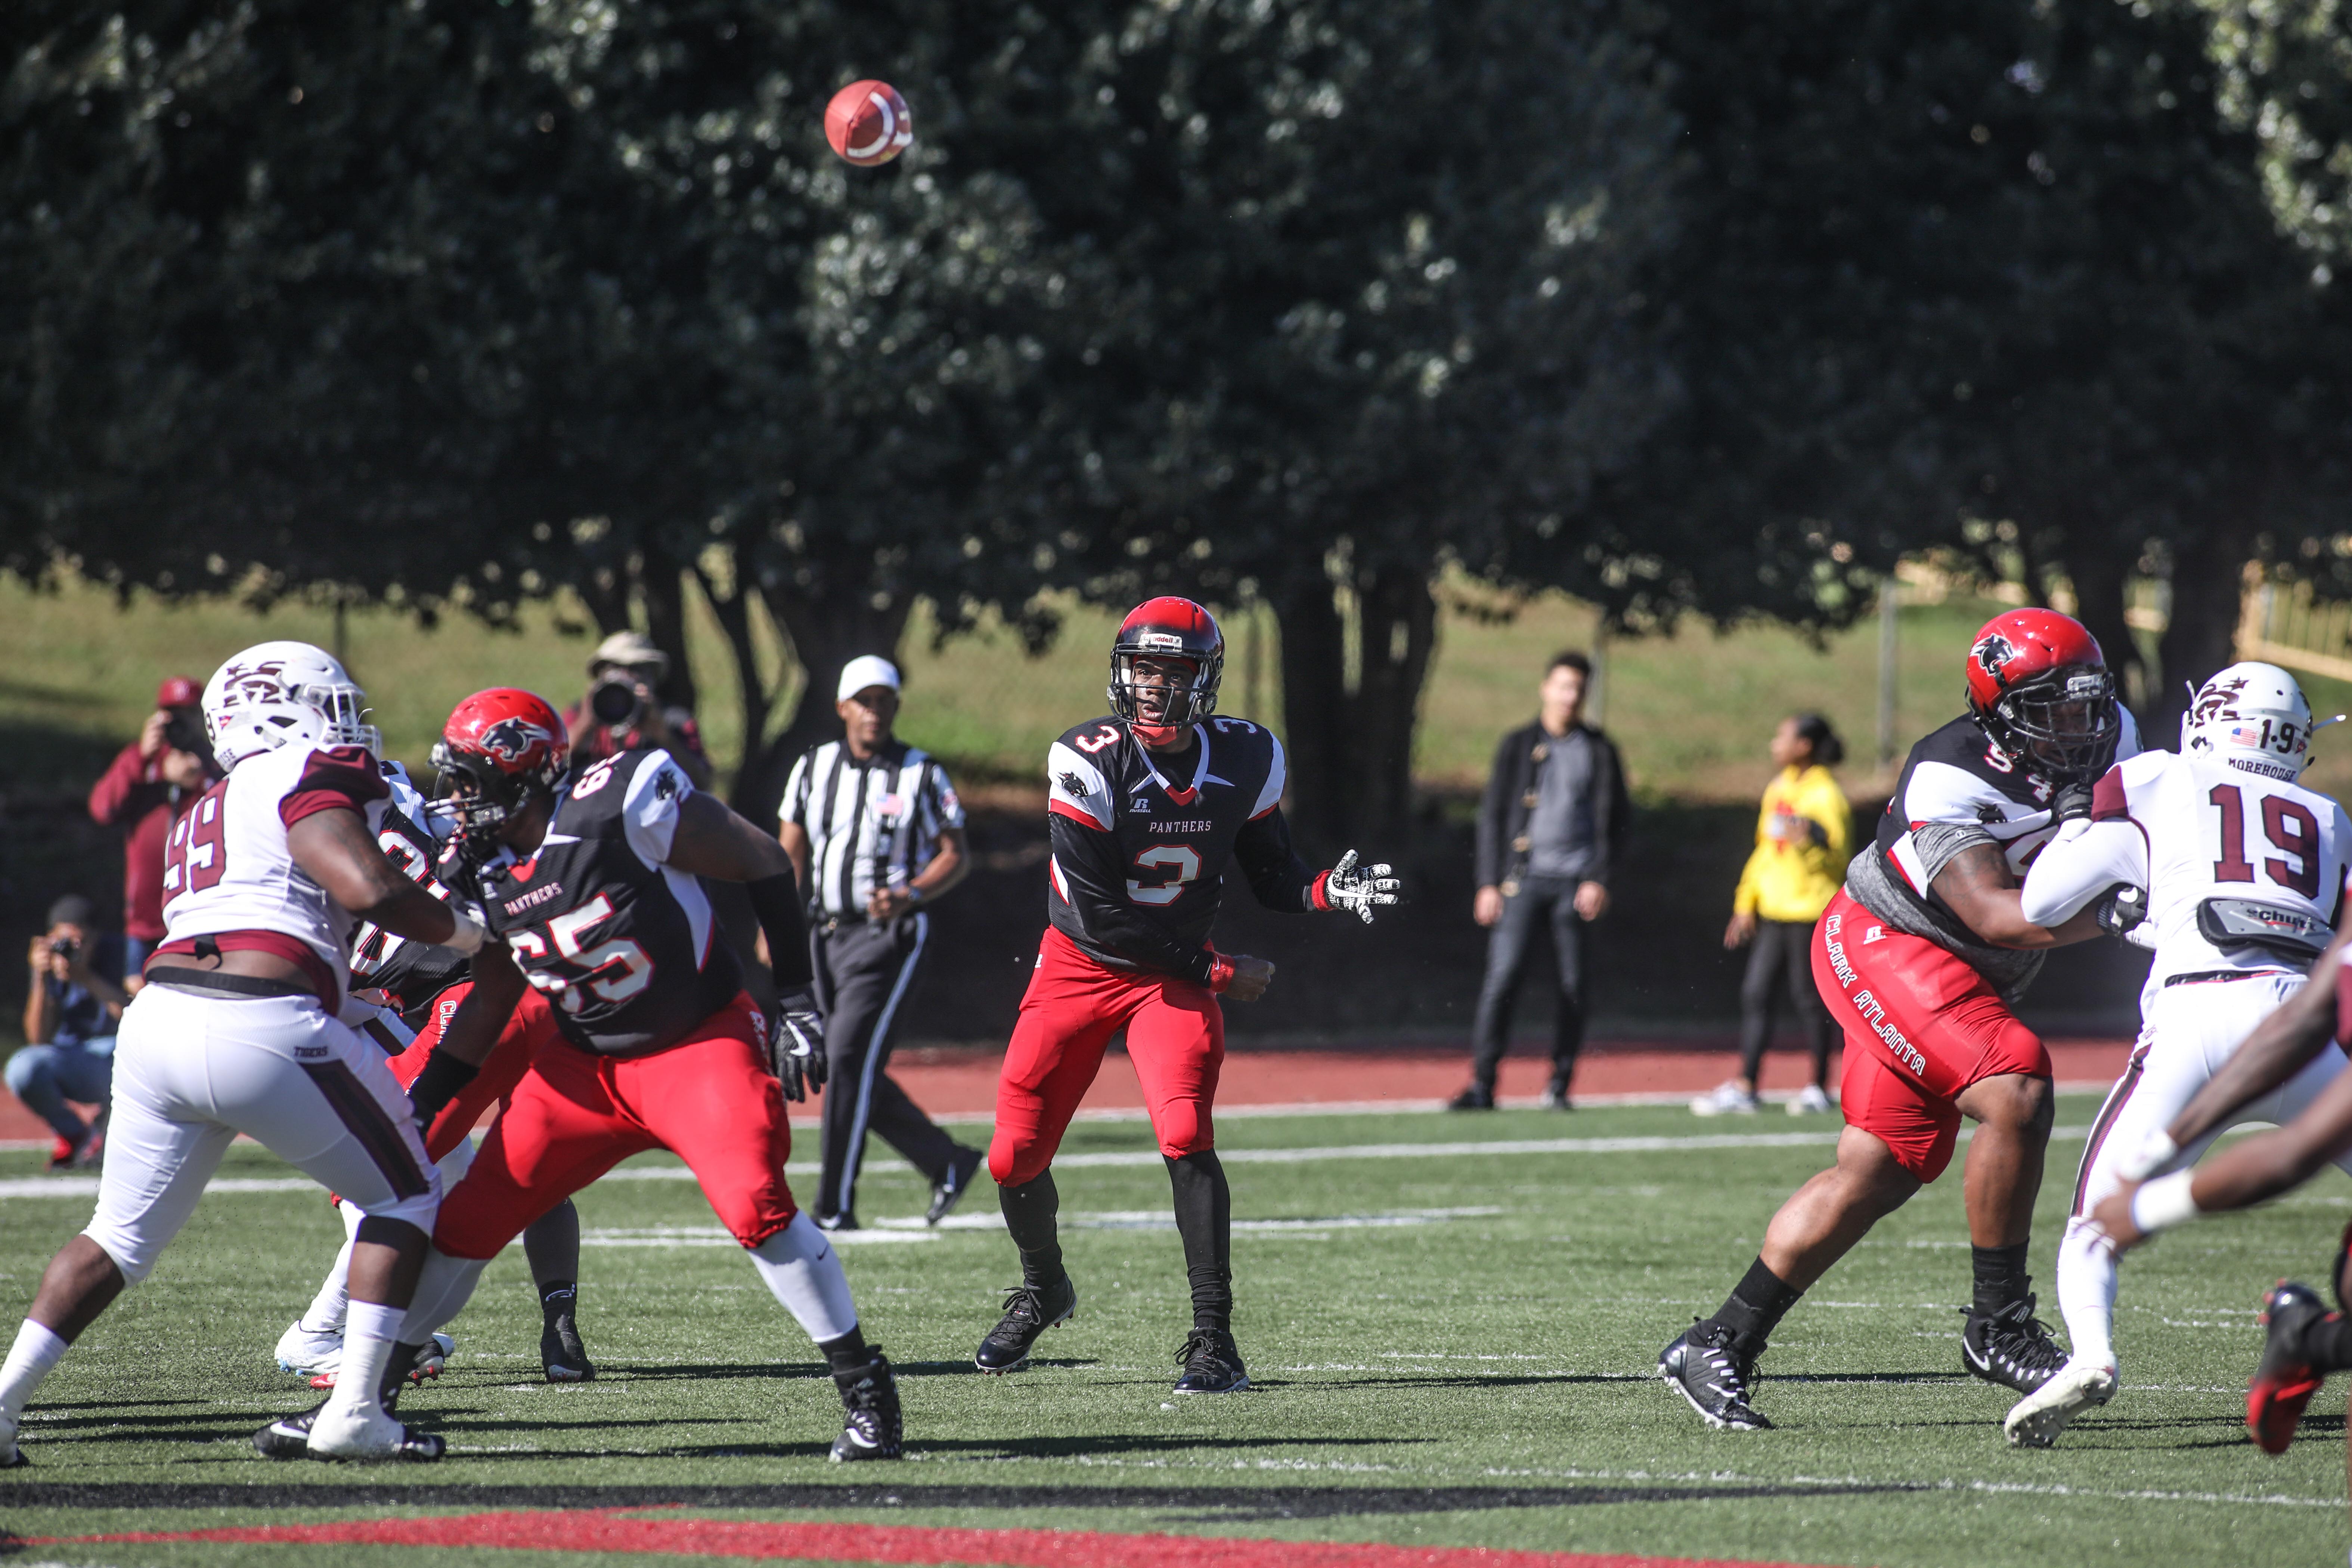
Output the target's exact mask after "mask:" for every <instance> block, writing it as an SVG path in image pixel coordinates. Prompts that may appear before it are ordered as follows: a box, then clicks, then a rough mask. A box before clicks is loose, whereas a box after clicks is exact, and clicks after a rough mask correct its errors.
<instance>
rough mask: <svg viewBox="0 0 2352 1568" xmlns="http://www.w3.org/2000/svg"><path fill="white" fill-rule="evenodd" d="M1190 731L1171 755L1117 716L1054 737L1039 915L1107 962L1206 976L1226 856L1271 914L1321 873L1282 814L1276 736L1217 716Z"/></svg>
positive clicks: (1292, 904)
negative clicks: (1049, 845) (1184, 747)
mask: <svg viewBox="0 0 2352 1568" xmlns="http://www.w3.org/2000/svg"><path fill="white" fill-rule="evenodd" d="M1192 734H1193V739H1194V746H1193V749H1192V752H1191V753H1190V754H1188V755H1185V756H1181V757H1175V758H1169V757H1164V756H1158V755H1154V754H1153V753H1151V752H1147V751H1145V750H1144V749H1143V745H1142V743H1141V742H1139V741H1137V740H1136V739H1135V737H1134V736H1133V735H1132V734H1130V733H1129V731H1128V727H1127V724H1126V722H1125V721H1122V720H1118V719H1097V720H1094V721H1091V722H1089V723H1085V724H1081V725H1079V726H1077V727H1076V729H1074V730H1072V731H1069V732H1068V733H1066V734H1065V735H1064V736H1063V737H1062V738H1061V739H1060V740H1058V741H1056V742H1054V745H1053V748H1052V750H1051V751H1050V752H1048V753H1047V757H1046V763H1045V772H1046V784H1047V789H1046V797H1045V809H1046V811H1047V812H1048V813H1049V814H1050V815H1049V817H1048V826H1049V827H1050V829H1051V832H1052V837H1053V850H1054V852H1053V858H1052V859H1051V860H1050V861H1048V862H1047V872H1048V880H1049V882H1050V886H1049V887H1048V888H1047V889H1046V894H1045V912H1046V918H1047V919H1049V920H1050V921H1053V923H1054V928H1055V930H1056V931H1060V932H1061V933H1062V934H1063V935H1064V936H1066V937H1068V938H1069V939H1070V940H1071V941H1072V942H1076V944H1077V945H1078V947H1079V948H1080V950H1081V951H1083V952H1086V953H1087V955H1088V956H1090V957H1092V958H1094V959H1095V960H1096V961H1097V962H1098V963H1103V964H1105V965H1107V966H1108V967H1110V968H1114V969H1144V970H1156V971H1159V972H1160V973H1168V974H1177V975H1181V976H1183V977H1184V978H1186V979H1188V980H1192V981H1194V982H1197V983H1199V984H1208V981H1209V971H1210V966H1211V964H1212V963H1213V961H1214V958H1215V954H1214V952H1213V951H1212V950H1211V948H1210V946H1209V931H1210V928H1211V927H1212V926H1213V925H1214V924H1215V923H1216V919H1217V904H1218V900H1219V898H1220V896H1221V894H1222V892H1223V883H1224V876H1225V868H1226V865H1227V863H1228V862H1238V863H1239V864H1240V867H1241V870H1242V874H1243V876H1244V878H1246V879H1248V881H1249V884H1250V889H1251V890H1252V891H1253V892H1255V894H1256V895H1257V900H1258V901H1259V902H1260V903H1262V904H1264V905H1265V907H1266V908H1268V909H1270V910H1285V911H1290V912H1304V911H1306V910H1310V909H1312V908H1314V907H1315V903H1314V892H1315V889H1314V880H1315V879H1313V878H1312V877H1311V876H1310V875H1309V874H1308V872H1307V867H1306V864H1305V863H1304V862H1303V861H1301V860H1300V859H1299V858H1298V855H1297V851H1296V850H1294V849H1293V848H1292V847H1291V844H1290V828H1289V826H1287V825H1286V823H1285V822H1284V821H1283V817H1282V804H1281V803H1282V786H1283V783H1284V780H1285V777H1286V774H1285V770H1284V765H1283V756H1282V742H1279V741H1277V740H1276V739H1275V738H1274V732H1273V731H1270V730H1267V729H1265V728H1263V727H1261V726H1259V725H1256V724H1253V723H1251V722H1250V721H1248V720H1246V719H1222V718H1221V719H1210V720H1206V721H1203V722H1202V723H1199V724H1196V725H1194V726H1193V727H1192ZM1169 770H1173V771H1172V772H1170V771H1169Z"/></svg>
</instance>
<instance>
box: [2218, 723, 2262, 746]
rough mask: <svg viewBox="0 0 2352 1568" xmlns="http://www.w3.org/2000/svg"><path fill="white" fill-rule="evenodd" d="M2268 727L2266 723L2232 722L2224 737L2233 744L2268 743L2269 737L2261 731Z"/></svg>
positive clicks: (2258, 744) (2256, 744)
mask: <svg viewBox="0 0 2352 1568" xmlns="http://www.w3.org/2000/svg"><path fill="white" fill-rule="evenodd" d="M2269 728H2270V726H2268V725H2266V724H2232V725H2231V726H2230V730H2229V733H2228V734H2227V735H2226V736H2225V737H2224V738H2225V739H2226V740H2227V741H2228V742H2230V744H2231V745H2233V746H2256V747H2260V746H2264V745H2267V744H2269V738H2268V737H2267V736H2266V735H2265V734H2264V732H2263V731H2266V730H2268V729H2269Z"/></svg>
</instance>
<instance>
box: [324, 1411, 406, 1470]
mask: <svg viewBox="0 0 2352 1568" xmlns="http://www.w3.org/2000/svg"><path fill="white" fill-rule="evenodd" d="M407 1439H408V1428H407V1427H405V1426H402V1425H401V1424H400V1423H399V1422H398V1421H395V1420H394V1419H393V1418H392V1417H391V1416H389V1415H385V1414H384V1410H383V1405H378V1404H377V1403H376V1402H375V1401H374V1400H373V1399H363V1400H362V1401H361V1402H360V1403H359V1404H358V1405H356V1406H355V1407H353V1408H352V1409H350V1410H336V1409H334V1408H333V1407H332V1406H331V1405H330V1406H329V1407H328V1408H327V1409H324V1410H321V1411H320V1412H319V1414H318V1415H316V1416H314V1417H312V1419H311V1422H310V1440H309V1443H308V1445H307V1446H308V1447H309V1449H310V1458H314V1459H391V1458H398V1457H399V1456H400V1450H401V1446H402V1445H403V1444H404V1443H405V1442H406V1441H407Z"/></svg>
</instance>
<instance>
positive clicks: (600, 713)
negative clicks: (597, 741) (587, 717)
mask: <svg viewBox="0 0 2352 1568" xmlns="http://www.w3.org/2000/svg"><path fill="white" fill-rule="evenodd" d="M588 711H589V712H591V713H593V714H594V715H595V716H596V722H598V723H599V724H602V725H604V727H605V728H606V729H608V730H634V729H635V728H636V727H637V721H638V720H639V719H640V718H642V717H644V715H645V711H646V700H645V698H644V697H642V696H641V695H639V694H638V691H637V683H636V682H635V681H634V680H632V679H629V678H628V677H627V676H625V675H608V676H606V677H604V679H602V680H599V681H598V682H596V684H595V685H593V686H592V687H590V688H589V689H588Z"/></svg>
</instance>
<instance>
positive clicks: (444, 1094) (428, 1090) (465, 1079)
mask: <svg viewBox="0 0 2352 1568" xmlns="http://www.w3.org/2000/svg"><path fill="white" fill-rule="evenodd" d="M480 1070H481V1069H480V1068H477V1067H475V1066H473V1065H472V1064H471V1063H469V1062H461V1061H459V1060H458V1059H457V1058H455V1057H453V1056H451V1055H450V1054H449V1053H448V1052H446V1051H443V1050H436V1051H435V1052H434V1053H433V1054H432V1055H431V1056H429V1057H427V1058H425V1070H424V1071H423V1072H420V1073H418V1074H417V1075H416V1079H415V1082H413V1083H411V1084H410V1085H409V1086H408V1105H409V1113H410V1114H411V1115H413V1116H415V1118H416V1131H417V1132H418V1134H419V1135H420V1136H421V1135H422V1134H423V1133H424V1131H425V1129H426V1128H428V1127H430V1126H432V1125H433V1119H434V1118H435V1117H436V1116H438V1115H440V1114H441V1110H442V1108H443V1107H444V1106H446V1105H447V1104H448V1103H449V1102H450V1101H451V1100H455V1099H457V1096H458V1095H459V1094H461V1093H463V1092H464V1091H465V1088H466V1086H467V1084H469V1083H471V1082H473V1081H474V1079H475V1076H476V1075H477V1074H478V1072H479V1071H480Z"/></svg>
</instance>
